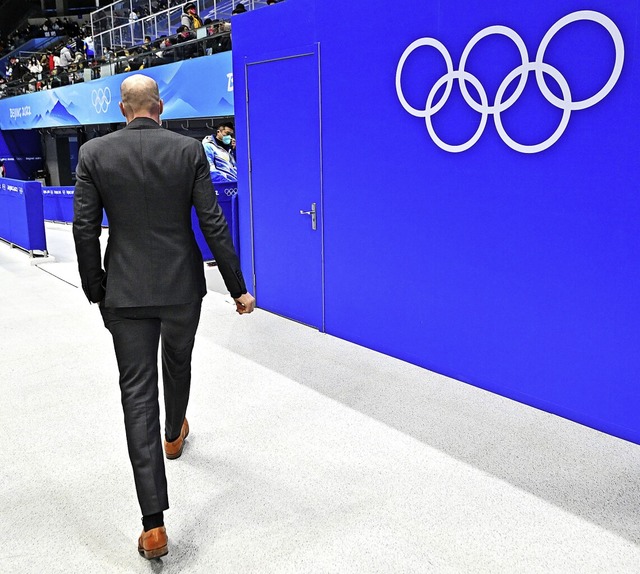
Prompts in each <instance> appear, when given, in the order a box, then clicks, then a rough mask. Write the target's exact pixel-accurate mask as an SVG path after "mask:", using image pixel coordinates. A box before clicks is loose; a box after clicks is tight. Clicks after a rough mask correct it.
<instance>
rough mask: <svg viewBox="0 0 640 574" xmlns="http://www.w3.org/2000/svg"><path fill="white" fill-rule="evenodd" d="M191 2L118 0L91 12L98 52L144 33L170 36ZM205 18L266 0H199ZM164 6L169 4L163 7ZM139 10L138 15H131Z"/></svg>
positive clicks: (223, 17) (128, 42)
mask: <svg viewBox="0 0 640 574" xmlns="http://www.w3.org/2000/svg"><path fill="white" fill-rule="evenodd" d="M187 3H188V2H186V1H176V0H119V1H117V2H113V3H112V4H109V5H108V6H104V7H102V8H99V9H98V10H95V11H94V12H92V13H91V14H90V20H91V35H92V36H93V38H94V45H95V48H96V55H100V54H102V52H103V49H104V48H105V47H107V46H109V47H113V46H133V45H135V44H137V43H140V42H142V40H143V39H144V37H145V36H147V35H148V36H151V37H152V39H156V38H158V37H160V36H170V35H171V34H173V33H175V31H176V29H177V27H178V26H180V20H181V16H182V13H183V10H184V6H185V5H186V4H187ZM194 3H195V4H196V7H197V11H198V15H199V16H200V17H201V18H202V20H206V19H212V20H226V19H229V18H230V17H231V14H232V12H233V10H234V9H235V7H236V6H237V5H238V4H240V3H242V4H243V5H244V6H245V8H247V10H255V9H256V8H260V7H262V6H266V4H267V0H196V1H195V2H194ZM163 6H166V7H164V8H163ZM133 10H136V12H137V14H138V18H137V19H133V20H132V19H130V14H131V12H132V11H133Z"/></svg>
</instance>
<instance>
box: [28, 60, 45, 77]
mask: <svg viewBox="0 0 640 574" xmlns="http://www.w3.org/2000/svg"><path fill="white" fill-rule="evenodd" d="M28 68H29V72H31V73H32V74H33V76H34V77H35V78H38V79H40V78H41V77H42V64H41V63H40V62H39V61H38V59H37V58H36V57H35V56H32V57H31V59H30V60H29V66H28Z"/></svg>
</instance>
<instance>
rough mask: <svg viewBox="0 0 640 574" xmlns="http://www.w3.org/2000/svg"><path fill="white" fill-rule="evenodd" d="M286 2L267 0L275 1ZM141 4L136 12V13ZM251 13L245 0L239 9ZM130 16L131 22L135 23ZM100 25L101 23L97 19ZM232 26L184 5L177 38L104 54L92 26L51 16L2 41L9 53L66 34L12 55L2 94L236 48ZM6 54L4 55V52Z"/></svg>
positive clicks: (171, 0) (163, 2)
mask: <svg viewBox="0 0 640 574" xmlns="http://www.w3.org/2000/svg"><path fill="white" fill-rule="evenodd" d="M278 1H282V0H267V3H268V4H275V3H277V2H278ZM180 3H181V2H180V1H179V0H157V1H154V2H152V4H151V6H152V9H153V10H154V11H157V10H163V9H166V8H169V7H171V6H172V5H176V4H180ZM135 10H137V8H136V6H135V5H134V11H132V12H131V14H133V13H136V12H135ZM139 10H140V17H144V16H145V15H147V14H145V12H148V2H144V3H142V5H141V6H140V8H139ZM242 12H246V8H245V6H244V5H243V4H242V3H239V4H238V5H237V6H236V7H235V9H234V11H233V13H234V14H239V13H242ZM131 14H129V15H128V16H127V22H130V20H129V18H130V16H131ZM94 23H95V22H94ZM199 28H206V35H205V36H204V37H202V38H199V39H196V36H197V34H196V31H197V30H198V29H199ZM230 31H231V24H230V22H229V21H226V20H210V19H206V20H204V21H203V20H202V19H201V18H200V16H199V15H198V14H197V11H196V5H195V3H188V4H186V5H185V6H184V12H183V14H182V17H181V23H180V26H179V27H178V28H177V29H176V33H175V34H174V35H172V36H161V37H159V38H156V39H153V38H151V37H150V36H146V37H145V39H144V42H143V43H142V44H139V45H136V46H113V47H105V48H104V49H103V53H102V54H95V53H94V45H93V38H92V36H91V30H90V29H89V28H88V27H85V28H80V26H79V25H78V23H77V22H69V20H68V19H66V18H64V19H59V18H58V19H56V20H54V21H51V20H49V19H47V20H45V21H44V23H43V24H42V25H41V26H40V27H34V26H28V27H27V28H23V29H21V30H19V31H17V32H14V33H13V34H12V35H11V36H10V37H9V38H7V39H6V40H2V39H0V51H2V52H3V53H5V54H6V53H9V52H11V51H13V50H15V49H16V46H19V45H21V44H23V43H24V42H26V41H27V40H29V39H30V38H33V37H55V36H60V38H61V39H60V42H58V43H57V44H56V45H54V46H53V47H49V48H48V49H47V51H45V52H39V53H34V54H32V55H30V56H29V57H26V58H23V57H21V58H18V57H12V58H11V59H10V60H9V63H8V64H7V66H6V73H5V75H4V76H2V75H0V98H2V97H8V96H14V95H19V94H25V93H31V92H36V91H41V90H48V89H52V88H57V87H60V86H65V85H69V84H75V83H78V82H84V81H86V80H90V79H95V78H99V77H100V74H101V70H102V67H103V66H104V65H108V66H109V73H110V74H119V73H124V72H129V71H135V70H142V69H145V68H150V67H153V66H159V65H162V64H168V63H171V62H176V61H180V60H185V59H189V58H196V57H199V56H205V55H210V54H215V53H218V52H225V51H228V50H231V34H230ZM0 56H1V54H0Z"/></svg>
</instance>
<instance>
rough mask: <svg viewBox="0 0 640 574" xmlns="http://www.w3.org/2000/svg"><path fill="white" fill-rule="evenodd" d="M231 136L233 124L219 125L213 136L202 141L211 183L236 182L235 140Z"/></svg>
mask: <svg viewBox="0 0 640 574" xmlns="http://www.w3.org/2000/svg"><path fill="white" fill-rule="evenodd" d="M233 134H234V130H233V124H220V125H219V126H218V127H217V128H216V133H215V136H207V137H206V138H204V139H203V140H202V145H203V146H204V151H205V152H206V154H207V159H208V160H209V171H210V174H211V181H212V182H213V183H227V182H236V181H238V168H237V165H236V140H235V138H234V137H233Z"/></svg>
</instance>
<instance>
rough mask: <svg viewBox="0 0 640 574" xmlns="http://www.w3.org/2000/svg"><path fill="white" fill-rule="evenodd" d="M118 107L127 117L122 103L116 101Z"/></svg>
mask: <svg viewBox="0 0 640 574" xmlns="http://www.w3.org/2000/svg"><path fill="white" fill-rule="evenodd" d="M118 107H119V108H120V113H121V114H122V115H123V116H124V117H125V118H126V117H127V112H126V110H125V109H124V104H123V103H122V102H119V103H118Z"/></svg>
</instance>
